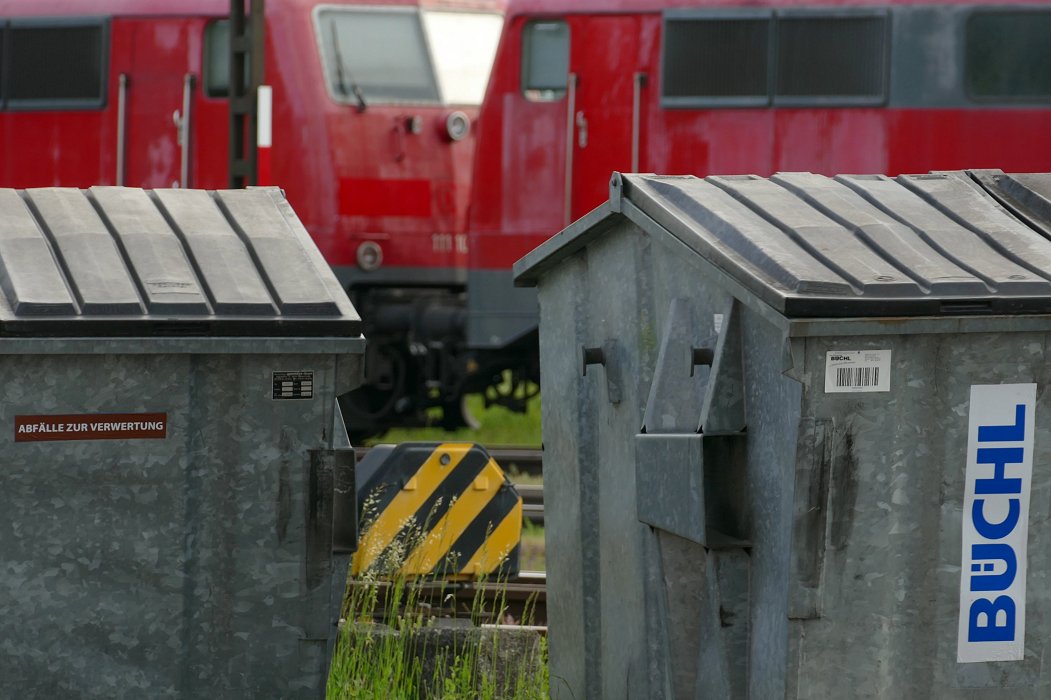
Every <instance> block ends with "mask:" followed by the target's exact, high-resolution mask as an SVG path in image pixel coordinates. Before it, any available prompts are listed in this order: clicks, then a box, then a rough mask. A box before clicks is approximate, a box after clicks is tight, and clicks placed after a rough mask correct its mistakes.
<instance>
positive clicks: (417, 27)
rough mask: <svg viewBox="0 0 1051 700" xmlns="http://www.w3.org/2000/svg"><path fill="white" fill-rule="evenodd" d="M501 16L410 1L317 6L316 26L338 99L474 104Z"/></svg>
mask: <svg viewBox="0 0 1051 700" xmlns="http://www.w3.org/2000/svg"><path fill="white" fill-rule="evenodd" d="M502 24H503V18H502V17H501V16H500V15H498V14H493V13H479V12H452V11H441V12H426V11H425V12H423V13H422V14H421V13H420V12H419V11H418V10H416V9H415V8H331V7H330V8H323V9H321V10H320V11H319V12H318V14H317V23H316V28H317V32H318V41H319V44H320V47H321V56H322V59H323V62H324V65H325V75H326V79H327V80H328V85H329V91H330V92H331V94H332V95H333V96H334V97H335V98H336V99H337V100H338V101H340V102H347V103H351V104H357V105H358V107H359V108H361V109H365V108H367V107H368V105H369V104H390V103H413V104H454V105H478V104H481V102H482V97H483V95H484V94H485V87H486V84H487V82H488V80H489V71H490V69H491V68H492V64H493V59H494V57H495V55H496V45H497V42H498V40H499V38H500V29H501V26H502Z"/></svg>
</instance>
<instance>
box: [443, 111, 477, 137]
mask: <svg viewBox="0 0 1051 700" xmlns="http://www.w3.org/2000/svg"><path fill="white" fill-rule="evenodd" d="M470 131H471V119H470V118H469V117H468V116H467V115H466V114H464V113H463V112H450V113H449V116H447V117H446V118H445V133H446V134H448V136H449V140H450V141H462V140H463V139H464V138H466V137H467V134H469V133H470Z"/></svg>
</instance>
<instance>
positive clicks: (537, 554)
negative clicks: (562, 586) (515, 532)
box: [518, 520, 547, 571]
mask: <svg viewBox="0 0 1051 700" xmlns="http://www.w3.org/2000/svg"><path fill="white" fill-rule="evenodd" d="M544 551H545V550H544V527H543V526H542V525H534V524H533V523H531V522H529V521H528V520H526V521H524V522H523V523H522V544H521V549H520V550H519V560H518V561H519V568H521V569H522V571H547V561H546V559H545V557H544Z"/></svg>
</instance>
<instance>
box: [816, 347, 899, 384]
mask: <svg viewBox="0 0 1051 700" xmlns="http://www.w3.org/2000/svg"><path fill="white" fill-rule="evenodd" d="M867 391H890V350H829V351H828V352H827V353H825V393H826V394H837V393H854V392H867Z"/></svg>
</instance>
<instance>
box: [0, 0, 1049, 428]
mask: <svg viewBox="0 0 1051 700" xmlns="http://www.w3.org/2000/svg"><path fill="white" fill-rule="evenodd" d="M239 1H240V0H234V3H232V5H231V4H228V3H227V2H226V0H168V1H167V2H163V3H162V2H157V1H156V0H99V2H95V3H92V4H91V5H90V10H88V9H86V6H85V5H84V4H83V3H79V2H75V1H74V0H6V1H5V2H2V3H0V144H2V147H3V153H4V158H3V159H2V161H0V186H9V187H19V188H24V187H34V186H43V185H47V186H51V185H69V186H78V187H87V186H90V185H93V184H126V185H131V186H139V187H170V186H172V185H173V184H178V185H180V186H189V187H198V188H221V187H224V186H227V185H228V183H230V182H233V183H235V184H242V183H244V182H251V181H252V176H253V173H254V172H258V173H259V174H260V175H261V176H262V178H263V179H264V181H266V184H275V185H278V186H280V187H282V188H284V190H285V191H286V193H287V196H288V199H289V201H290V202H291V203H292V204H293V206H294V207H295V208H296V211H297V213H298V214H299V216H300V218H301V219H302V220H303V222H304V223H305V224H306V226H307V228H308V230H309V231H310V232H311V234H312V235H313V237H314V239H315V240H316V241H317V243H318V246H319V247H320V249H321V251H322V253H323V254H324V255H325V256H326V258H327V260H328V261H329V262H330V264H331V265H332V266H333V268H334V269H335V270H336V272H337V274H338V275H339V277H340V279H341V280H342V281H343V282H344V283H345V284H346V286H347V289H348V291H349V292H350V293H351V295H352V297H353V298H354V301H355V303H356V305H357V307H358V309H359V311H360V312H361V314H362V317H363V318H364V319H365V323H366V335H367V337H368V338H369V346H368V348H369V349H368V355H367V357H366V367H367V369H366V372H367V377H366V384H367V385H366V387H365V388H364V389H362V390H359V391H358V392H355V393H354V394H353V395H351V396H349V397H346V400H345V402H344V409H345V410H346V411H347V412H348V413H349V416H348V423H349V424H350V425H351V426H352V429H353V430H354V431H355V432H356V433H358V434H359V435H361V434H364V433H372V432H379V431H382V430H383V429H385V428H387V427H391V426H393V425H412V424H417V423H420V422H422V421H423V420H424V419H425V412H426V409H428V408H431V407H436V406H437V407H440V408H441V409H442V416H443V418H442V422H443V424H444V425H446V426H449V427H452V426H455V425H457V424H462V423H463V422H464V421H465V420H466V418H465V416H463V414H462V412H461V410H460V409H461V405H462V404H461V399H462V397H463V396H464V395H465V394H467V393H472V392H486V393H487V394H488V395H489V397H490V398H491V399H492V400H494V401H497V402H499V403H502V404H504V405H507V406H509V407H511V408H516V409H521V408H523V406H524V401H523V399H522V396H523V394H522V393H515V392H513V391H510V390H509V388H515V387H520V386H521V385H522V384H528V383H529V382H531V381H535V380H536V378H537V375H538V372H537V367H536V362H537V360H536V355H537V353H536V342H537V335H536V302H535V296H534V295H533V293H532V292H531V290H517V289H514V288H513V286H512V284H511V273H510V268H511V265H512V263H513V262H514V261H515V260H516V259H518V258H519V257H521V256H522V255H523V254H524V253H526V252H528V251H529V250H531V249H532V248H533V247H535V246H536V245H537V244H539V243H540V242H542V241H543V240H545V239H546V238H548V237H550V236H551V235H552V234H553V233H555V232H556V231H558V230H560V229H561V228H563V227H564V226H565V225H566V224H568V223H569V222H570V221H572V220H574V219H576V218H579V217H580V216H582V215H583V214H585V213H586V212H588V211H589V210H590V209H591V208H592V207H594V206H595V205H597V204H598V203H599V202H601V201H602V200H603V199H604V198H605V197H606V183H607V181H608V178H609V175H610V173H611V171H613V170H622V171H644V172H645V171H649V172H663V173H692V174H697V175H706V174H710V173H721V174H734V173H755V174H759V175H769V174H772V173H774V172H776V171H786V170H809V171H813V172H819V173H825V174H834V173H840V172H883V173H891V174H896V173H901V172H924V171H927V170H935V169H964V168H982V167H996V168H1003V169H1005V170H1009V171H1016V172H1022V171H1043V170H1047V169H1049V167H1051V54H1049V53H1048V52H1047V51H1046V46H1047V45H1048V42H1049V41H1051V7H1048V6H1047V4H1046V3H1045V2H1042V1H1041V0H1016V1H1013V2H1008V3H1003V2H986V3H984V4H981V5H978V4H972V3H964V2H956V1H952V0H924V1H923V2H912V1H902V0H898V1H894V2H886V1H885V2H872V1H870V0H851V1H849V2H837V1H833V0H811V1H810V2H801V1H799V0H770V1H769V2H751V1H748V2H745V1H744V0H737V1H736V2H730V1H728V0H706V1H704V2H702V1H701V0H588V2H581V1H574V0H511V2H510V4H509V5H508V6H507V8H506V11H505V12H504V2H503V0H337V1H334V2H318V0H269V2H267V3H266V7H265V12H264V13H256V14H254V15H252V18H250V20H249V22H248V25H247V26H248V31H245V30H244V28H243V27H242V23H241V20H240V19H238V18H237V17H236V15H237V12H233V13H231V8H237V9H238V10H240V9H243V5H239ZM252 6H253V7H258V6H259V3H258V0H253V2H252ZM88 12H90V15H89V14H86V13H88ZM227 15H230V17H231V18H230V19H228V18H227ZM501 28H502V29H501ZM501 32H502V33H501ZM261 39H265V40H261ZM498 41H499V45H498V44H497V42H498ZM494 52H495V59H494ZM231 56H233V58H232V59H231ZM494 60H495V63H494ZM490 68H492V71H491V74H490ZM487 81H488V83H487ZM487 84H488V89H486V85H487ZM258 85H265V86H268V89H267V88H264V89H263V90H262V91H258V92H257V91H256V89H255V87H256V86H258ZM257 94H258V95H259V98H258V99H257V98H256V95H257ZM483 95H484V102H483ZM271 101H272V102H271ZM268 103H272V113H269V114H268V113H267V110H266V105H267V104H268ZM257 105H258V111H257V109H256V107H257ZM479 105H481V108H480V110H479ZM257 133H258V143H259V145H260V146H261V148H260V151H259V157H258V160H255V159H254V158H253V157H252V155H251V154H252V149H247V150H246V149H245V148H244V147H245V145H246V140H247V141H254V140H255V138H256V137H255V134H257ZM231 134H233V136H231ZM271 144H272V145H271ZM508 370H509V371H510V372H511V375H510V376H511V378H512V381H510V382H508V381H506V379H507V377H508V374H507V372H508Z"/></svg>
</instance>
